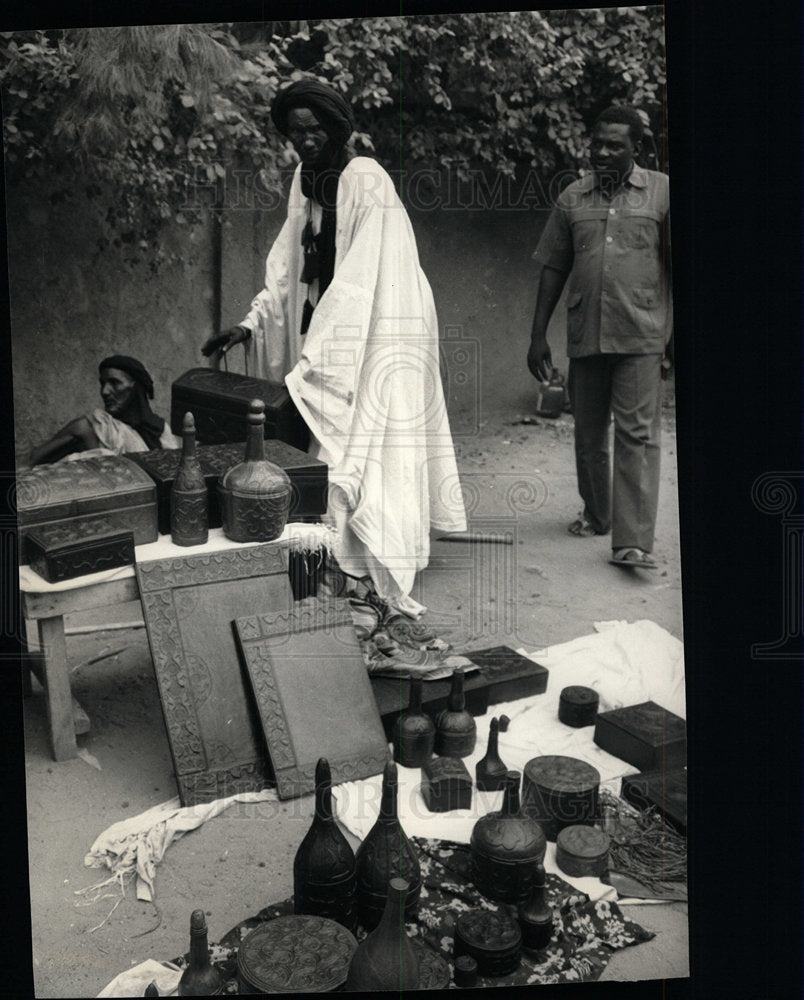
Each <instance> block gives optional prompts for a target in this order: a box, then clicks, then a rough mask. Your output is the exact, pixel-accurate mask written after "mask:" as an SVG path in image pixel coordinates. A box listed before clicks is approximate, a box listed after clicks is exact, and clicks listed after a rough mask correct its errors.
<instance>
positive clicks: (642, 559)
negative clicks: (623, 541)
mask: <svg viewBox="0 0 804 1000" xmlns="http://www.w3.org/2000/svg"><path fill="white" fill-rule="evenodd" d="M609 562H610V563H611V564H612V566H633V567H636V568H637V569H658V566H657V564H656V563H655V562H654V559H653V556H652V555H650V554H649V553H648V552H643V551H642V549H637V548H633V547H629V548H624V549H613V550H612V554H611V559H609Z"/></svg>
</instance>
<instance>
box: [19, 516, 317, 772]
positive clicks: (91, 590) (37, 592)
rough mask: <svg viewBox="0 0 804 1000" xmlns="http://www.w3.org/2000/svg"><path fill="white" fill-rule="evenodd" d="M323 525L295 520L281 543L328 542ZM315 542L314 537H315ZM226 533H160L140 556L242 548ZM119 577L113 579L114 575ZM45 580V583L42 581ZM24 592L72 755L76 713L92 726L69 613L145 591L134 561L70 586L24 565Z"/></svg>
mask: <svg viewBox="0 0 804 1000" xmlns="http://www.w3.org/2000/svg"><path fill="white" fill-rule="evenodd" d="M323 530H324V529H323V528H321V526H320V525H309V524H301V523H300V524H289V525H287V527H286V528H285V532H284V533H283V535H282V536H281V537H280V538H279V539H277V540H276V542H275V543H268V544H276V545H278V546H280V547H282V548H284V549H287V548H289V547H290V546H291V545H294V544H300V545H302V547H303V546H304V539H308V540H311V539H318V541H319V543H320V544H323V538H324V535H322V534H321V532H323ZM310 544H312V542H311V543H310ZM242 547H244V546H241V545H239V544H238V543H236V542H231V541H229V540H228V539H227V538H225V536H224V535H223V531H222V530H221V529H220V528H212V529H210V532H209V542H208V543H207V544H206V545H203V546H193V547H192V549H186V548H180V547H179V546H172V545H171V544H170V540H169V539H168V538H165V537H160V539H159V541H158V542H152V543H150V544H147V545H138V546H137V550H136V551H137V560H138V561H140V562H144V561H147V560H150V559H161V558H168V557H170V556H171V555H175V556H186V555H189V554H192V555H195V554H199V553H203V552H214V551H218V550H220V549H226V548H242ZM110 576H112V577H114V579H108V577H110ZM40 583H41V588H40V586H39V584H40ZM20 595H21V598H22V602H21V607H22V614H23V617H24V618H25V619H26V620H27V621H35V622H36V626H37V630H38V634H39V647H40V654H39V657H38V664H37V662H36V661H35V660H33V658H29V661H28V662H29V666H30V667H31V669H33V671H34V673H35V674H36V675H37V677H38V679H39V680H40V681H41V683H42V687H43V688H44V691H45V701H46V705H47V719H48V729H49V732H50V744H51V749H52V751H53V758H54V760H70V759H72V758H73V757H76V756H77V755H78V748H77V746H76V742H75V736H76V718H75V716H76V715H77V717H78V722H79V726H78V732H79V733H80V732H86V731H87V730H88V728H89V724H88V720H87V718H86V715H85V713H83V710H82V709H81V707H80V706H79V705H78V703H77V702H75V700H74V699H73V697H72V694H71V692H70V668H69V665H68V663H67V643H66V640H65V635H64V616H65V615H69V614H74V613H75V612H77V611H91V610H93V609H95V608H110V607H114V606H115V605H119V604H126V603H128V602H129V601H139V599H140V591H139V586H138V585H137V577H136V575H135V573H134V567H133V566H127V567H123V568H122V569H120V570H117V571H112V572H106V573H96V574H92V575H90V576H86V577H82V578H81V579H80V580H76V581H70V584H69V585H68V587H67V589H56V588H54V587H53V586H52V585H50V584H48V583H46V581H45V580H42V579H41V578H40V577H38V576H37V575H36V574H35V573H34V572H33V571H32V570H31V569H30V567H27V566H24V567H21V569H20Z"/></svg>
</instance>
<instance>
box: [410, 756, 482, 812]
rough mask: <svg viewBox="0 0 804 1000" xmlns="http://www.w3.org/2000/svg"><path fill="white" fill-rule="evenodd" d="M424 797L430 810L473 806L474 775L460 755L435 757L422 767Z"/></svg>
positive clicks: (449, 810)
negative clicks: (470, 772) (472, 775)
mask: <svg viewBox="0 0 804 1000" xmlns="http://www.w3.org/2000/svg"><path fill="white" fill-rule="evenodd" d="M421 792H422V798H423V799H424V803H425V805H426V806H427V808H428V809H429V810H430V812H451V811H452V810H453V809H471V808H472V777H471V775H470V774H469V771H468V770H467V768H466V764H464V762H463V761H462V760H461V759H460V757H433V758H432V760H428V761H427V763H426V764H425V765H424V767H423V768H422V784H421Z"/></svg>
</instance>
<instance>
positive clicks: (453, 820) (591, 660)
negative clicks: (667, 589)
mask: <svg viewBox="0 0 804 1000" xmlns="http://www.w3.org/2000/svg"><path fill="white" fill-rule="evenodd" d="M595 628H596V629H598V632H597V633H595V634H592V635H588V636H582V637H580V638H578V639H573V640H571V641H570V642H566V643H561V644H560V645H557V646H553V647H550V648H549V649H547V650H542V651H537V652H534V653H526V654H525V655H528V656H530V657H531V659H533V660H535V661H537V662H538V663H540V664H542V665H543V666H546V667H547V668H548V669H549V671H550V675H549V678H548V685H547V690H546V691H545V693H544V694H541V695H534V696H532V697H529V698H522V699H519V700H518V701H514V702H509V703H505V704H500V705H494V706H491V707H490V708H489V710H488V712H487V713H486V714H485V715H483V716H480V717H478V718H476V719H475V722H476V723H477V731H478V735H477V745H476V748H475V751H474V753H472V754H471V756H469V757H466V758H464V763H465V764H466V766H467V768H468V770H469V773H470V775H472V778H473V779H474V773H475V765H476V764H477V762H478V761H479V760H480V759H481V757H483V755H484V754H485V752H486V743H487V741H488V731H489V724H490V722H491V719H492V717H493V716H497V717H499V716H501V715H507V716H508V717H509V718H510V720H511V722H510V725H509V727H508V731H507V732H505V733H500V734H499V747H500V756H501V757H502V759H503V760H504V761H505V763H506V764H507V765H508V767H509V768H513V769H515V770H518V771H522V769H523V768H524V766H525V764H526V763H527V762H528V761H529V760H531V759H532V758H533V757H540V756H544V755H552V754H556V755H560V756H568V757H575V758H577V759H578V760H583V761H586V762H587V763H589V764H591V765H592V766H593V767H595V768H597V770H598V771H599V772H600V779H601V785H603V786H604V787H607V788H609V789H610V790H611V791H612V792H614V793H615V794H619V791H620V781H621V778H622V777H623V776H625V775H627V774H636V773H637V770H638V769H637V768H635V767H632V766H631V765H630V764H627V763H626V762H625V761H623V760H620V759H619V758H618V757H614V756H612V755H611V754H609V753H607V752H606V751H605V750H601V748H600V747H598V746H597V745H596V744H595V743H594V741H593V736H594V727H593V726H586V727H583V728H581V729H573V728H571V727H569V726H565V725H564V724H563V723H561V722H559V721H558V700H559V696H560V694H561V690H562V688H564V687H566V686H568V685H570V684H583V685H586V686H588V687H592V688H594V689H595V690H596V691H597V692H598V694H599V695H600V711H601V712H603V711H608V710H609V709H613V708H620V707H623V706H626V705H635V704H639V703H640V702H642V701H647V700H653V701H655V702H656V703H657V704H659V705H661V706H662V707H663V708H666V709H668V710H669V711H672V712H675V713H676V714H678V715H681V716H682V717H684V716H685V715H686V713H685V710H684V650H683V646H682V644H681V642H680V641H679V640H678V639H676V638H675V637H674V636H672V635H671V634H670V633H669V632H667V631H665V629H663V628H661V627H660V626H658V625H656V624H655V623H654V622H651V621H646V620H643V621H638V622H634V623H632V624H628V623H626V622H596V623H595ZM520 652H523V653H524V652H525V651H524V650H521V651H520ZM398 775H399V798H398V803H399V817H400V820H401V822H402V826H403V829H404V830H405V833H406V834H407V835H408V836H416V837H437V838H443V839H446V840H454V841H457V842H458V843H468V842H469V838H470V836H471V833H472V828H473V827H474V825H475V823H476V822H477V820H478V819H479V818H480V817H481V816H484V815H485V814H486V813H488V812H491V811H492V810H494V809H499V808H500V805H501V802H502V792H478V791H477V790H475V791H474V794H473V800H472V808H471V809H457V810H455V811H453V812H449V813H431V812H429V811H428V809H427V807H426V806H425V804H424V800H423V798H422V797H421V793H420V791H419V787H420V785H421V771H420V770H418V769H415V770H414V769H410V768H405V767H398ZM381 787H382V776H381V775H376V776H375V777H372V778H368V779H366V780H364V781H352V782H348V783H346V784H342V785H338V786H336V787H335V788H333V790H332V792H333V797H334V799H335V802H336V804H337V814H338V819H339V820H340V822H341V823H343V824H344V826H345V827H346V828H347V829H348V830H349V831H350V832H351V833H353V834H354V835H355V836H357V837H359V838H361V839H363V838H364V837H365V836H366V835H367V834H368V832H369V830H370V829H371V827H372V826H373V825H374V822H375V821H376V819H377V815H378V813H379V806H380V792H381ZM544 864H545V868H546V870H547V871H548V872H553V873H555V874H557V875H560V876H561V878H563V879H565V880H566V881H567V882H569V883H570V884H572V885H574V886H576V887H577V888H579V889H581V890H582V891H583V892H586V893H588V895H589V896H590V897H591V898H592V899H601V898H604V897H610V898H616V894H615V893H614V890H613V889H612V888H611V886H606V885H604V884H603V883H602V882H600V880H599V879H591V878H584V879H574V878H571V877H569V876H567V875H565V874H564V873H563V872H561V871H560V869H559V868H558V867H557V865H556V863H555V845H554V844H549V845H548V849H547V854H546V855H545V862H544Z"/></svg>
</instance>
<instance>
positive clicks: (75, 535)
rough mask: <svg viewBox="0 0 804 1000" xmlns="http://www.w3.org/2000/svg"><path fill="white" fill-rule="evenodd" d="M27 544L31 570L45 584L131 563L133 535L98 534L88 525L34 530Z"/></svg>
mask: <svg viewBox="0 0 804 1000" xmlns="http://www.w3.org/2000/svg"><path fill="white" fill-rule="evenodd" d="M26 544H27V549H28V563H29V565H30V567H31V569H32V570H34V572H36V573H38V574H39V575H40V576H41V577H42V578H43V579H44V580H47V581H48V583H60V582H61V581H62V580H73V579H75V577H77V576H84V575H85V574H87V573H99V572H100V571H101V570H104V569H115V568H116V567H118V566H130V565H132V564H133V563H134V536H133V535H132V534H131V532H130V531H125V530H113V531H98V529H97V528H95V527H93V526H92V525H91V524H83V525H81V524H78V525H75V524H73V525H64V524H49V525H45V526H43V527H41V528H34V529H33V530H32V531H31V532H30V533H29V534H28V538H27V541H26Z"/></svg>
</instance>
